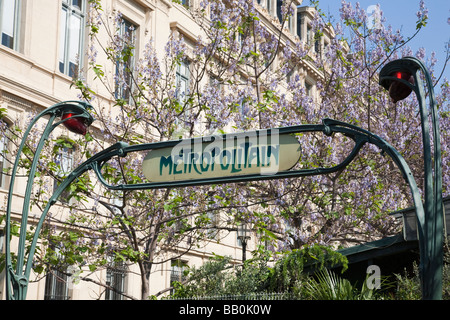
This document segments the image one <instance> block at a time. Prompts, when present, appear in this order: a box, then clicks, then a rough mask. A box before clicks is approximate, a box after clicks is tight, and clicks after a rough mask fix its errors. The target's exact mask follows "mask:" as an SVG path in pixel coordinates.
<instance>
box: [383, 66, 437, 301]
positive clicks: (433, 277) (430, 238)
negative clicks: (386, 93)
mask: <svg viewBox="0 0 450 320" xmlns="http://www.w3.org/2000/svg"><path fill="white" fill-rule="evenodd" d="M397 71H400V72H408V73H409V74H411V75H412V76H413V77H414V83H409V82H408V81H405V80H402V79H397V78H395V77H393V76H392V75H393V74H394V72H397ZM420 72H422V73H423V75H424V79H425V85H426V87H427V89H428V94H429V103H430V106H429V111H428V110H427V108H426V94H425V91H424V84H423V81H422V78H421V76H420ZM392 81H398V82H401V83H402V84H404V85H406V86H408V87H409V88H411V89H412V90H413V91H414V93H415V94H416V96H417V100H418V102H419V111H420V118H421V126H422V142H423V158H424V173H425V183H424V185H425V188H424V189H425V190H424V191H425V192H424V198H425V225H424V228H423V232H424V236H423V237H422V238H420V237H419V242H420V244H421V246H422V247H423V248H424V250H423V252H424V256H423V259H422V260H423V262H422V263H421V273H422V274H423V277H422V291H423V292H422V294H423V298H424V299H442V265H443V241H444V231H443V220H444V209H443V201H442V166H441V142H440V130H439V119H438V112H437V108H436V100H435V96H434V89H433V82H432V79H431V76H430V73H429V72H428V70H427V68H426V67H425V65H424V63H423V62H422V61H421V60H419V59H417V58H415V57H405V58H402V59H399V60H394V61H391V62H389V63H388V64H386V65H385V66H384V67H383V68H382V69H381V71H380V80H379V82H380V85H382V86H383V87H384V88H385V89H387V90H389V87H390V85H391V82H392ZM429 113H431V122H432V134H433V149H432V148H431V136H430V124H429ZM432 158H434V159H433V160H432ZM433 173H434V175H433Z"/></svg>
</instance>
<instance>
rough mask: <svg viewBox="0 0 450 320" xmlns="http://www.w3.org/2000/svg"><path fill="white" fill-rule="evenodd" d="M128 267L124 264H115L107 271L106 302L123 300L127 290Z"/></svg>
mask: <svg viewBox="0 0 450 320" xmlns="http://www.w3.org/2000/svg"><path fill="white" fill-rule="evenodd" d="M125 275H126V267H125V265H124V263H123V262H113V266H111V267H108V269H107V270H106V285H107V287H106V291H105V300H122V299H123V295H122V293H123V292H124V290H125Z"/></svg>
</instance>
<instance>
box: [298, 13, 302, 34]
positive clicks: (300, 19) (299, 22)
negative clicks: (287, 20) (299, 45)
mask: <svg viewBox="0 0 450 320" xmlns="http://www.w3.org/2000/svg"><path fill="white" fill-rule="evenodd" d="M302 25H303V14H301V13H300V12H297V35H298V37H299V39H300V40H302Z"/></svg>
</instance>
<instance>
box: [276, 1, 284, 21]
mask: <svg viewBox="0 0 450 320" xmlns="http://www.w3.org/2000/svg"><path fill="white" fill-rule="evenodd" d="M282 6H283V0H277V17H278V20H279V21H280V23H282V22H283V14H282Z"/></svg>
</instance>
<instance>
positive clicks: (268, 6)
mask: <svg viewBox="0 0 450 320" xmlns="http://www.w3.org/2000/svg"><path fill="white" fill-rule="evenodd" d="M266 9H267V11H268V12H269V13H272V0H266Z"/></svg>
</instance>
